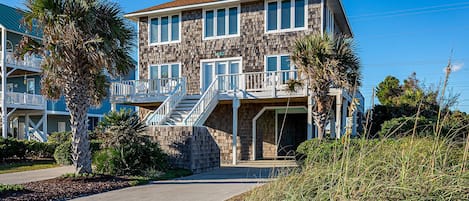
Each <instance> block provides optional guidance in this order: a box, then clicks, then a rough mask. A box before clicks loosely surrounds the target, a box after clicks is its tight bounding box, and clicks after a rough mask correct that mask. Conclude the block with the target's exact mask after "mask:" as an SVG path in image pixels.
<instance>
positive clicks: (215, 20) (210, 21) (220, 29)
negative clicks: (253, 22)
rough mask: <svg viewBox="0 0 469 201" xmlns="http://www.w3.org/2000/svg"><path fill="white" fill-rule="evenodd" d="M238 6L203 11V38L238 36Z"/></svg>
mask: <svg viewBox="0 0 469 201" xmlns="http://www.w3.org/2000/svg"><path fill="white" fill-rule="evenodd" d="M239 10H240V8H239V6H237V7H231V8H221V9H213V10H205V11H204V38H205V39H210V38H220V37H228V36H238V35H239Z"/></svg>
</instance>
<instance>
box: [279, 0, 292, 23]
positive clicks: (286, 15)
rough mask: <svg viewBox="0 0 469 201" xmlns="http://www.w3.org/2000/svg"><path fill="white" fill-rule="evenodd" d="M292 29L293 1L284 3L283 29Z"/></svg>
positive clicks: (288, 0)
mask: <svg viewBox="0 0 469 201" xmlns="http://www.w3.org/2000/svg"><path fill="white" fill-rule="evenodd" d="M290 27H291V1H290V0H284V1H282V21H281V28H282V29H289V28H290Z"/></svg>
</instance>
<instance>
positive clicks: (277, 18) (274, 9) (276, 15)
mask: <svg viewBox="0 0 469 201" xmlns="http://www.w3.org/2000/svg"><path fill="white" fill-rule="evenodd" d="M306 5H307V4H306V0H271V1H267V3H266V8H265V10H266V12H265V13H266V14H265V15H266V22H267V23H266V30H267V32H272V31H290V30H295V29H304V28H305V27H306V19H307V16H306V13H307V12H306V9H307V6H306Z"/></svg>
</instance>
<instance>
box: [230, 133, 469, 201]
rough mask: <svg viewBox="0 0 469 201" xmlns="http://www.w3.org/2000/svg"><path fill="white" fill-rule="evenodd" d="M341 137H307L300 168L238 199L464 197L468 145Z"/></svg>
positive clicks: (467, 194) (467, 195) (468, 194)
mask: <svg viewBox="0 0 469 201" xmlns="http://www.w3.org/2000/svg"><path fill="white" fill-rule="evenodd" d="M346 141H347V140H343V141H334V142H324V141H323V142H309V143H310V145H309V146H312V147H313V148H312V149H309V150H306V152H309V153H306V154H307V156H308V158H307V159H306V160H305V164H304V165H303V166H302V168H300V169H298V170H297V171H296V172H294V173H292V174H290V175H288V176H284V177H280V178H279V179H278V180H276V181H274V182H272V183H269V184H267V185H264V186H262V187H260V188H257V189H254V190H253V191H251V192H249V193H247V194H245V195H242V198H240V197H238V198H237V200H292V201H293V200H295V201H296V200H469V171H468V170H467V169H468V168H467V167H468V166H469V162H468V160H467V149H468V148H467V146H468V144H457V143H455V142H452V141H448V140H445V139H436V138H435V137H424V138H412V137H406V138H401V139H383V140H371V141H370V140H361V139H356V140H349V142H346ZM319 144H326V145H319ZM330 144H333V145H330Z"/></svg>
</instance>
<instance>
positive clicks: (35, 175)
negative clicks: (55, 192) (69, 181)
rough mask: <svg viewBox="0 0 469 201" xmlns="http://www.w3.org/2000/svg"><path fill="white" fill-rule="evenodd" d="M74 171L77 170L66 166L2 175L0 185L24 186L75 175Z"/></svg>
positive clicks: (0, 175)
mask: <svg viewBox="0 0 469 201" xmlns="http://www.w3.org/2000/svg"><path fill="white" fill-rule="evenodd" d="M74 171H75V169H74V168H73V167H72V166H64V167H57V168H48V169H42V170H31V171H25V172H15V173H8V174H0V184H22V183H27V182H32V181H41V180H47V179H52V178H56V177H59V176H61V175H63V174H66V173H73V172H74Z"/></svg>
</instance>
